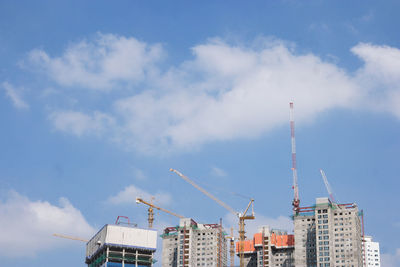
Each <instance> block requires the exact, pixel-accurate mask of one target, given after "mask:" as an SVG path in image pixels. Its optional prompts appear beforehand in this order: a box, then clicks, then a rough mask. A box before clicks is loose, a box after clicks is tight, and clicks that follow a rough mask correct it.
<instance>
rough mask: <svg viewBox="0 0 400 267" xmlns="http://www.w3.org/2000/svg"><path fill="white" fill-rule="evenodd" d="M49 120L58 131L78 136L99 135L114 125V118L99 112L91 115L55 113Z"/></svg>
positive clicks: (67, 112) (75, 112)
mask: <svg viewBox="0 0 400 267" xmlns="http://www.w3.org/2000/svg"><path fill="white" fill-rule="evenodd" d="M49 119H50V120H51V121H52V123H53V125H54V127H55V129H56V130H59V131H62V132H68V133H71V134H73V135H76V136H82V135H87V134H90V135H93V134H95V135H99V134H101V133H103V132H104V131H106V130H107V129H108V128H109V127H112V126H113V124H114V119H113V117H111V116H110V115H107V114H105V113H102V112H99V111H95V112H93V114H91V115H88V114H85V113H83V112H78V111H54V112H52V113H51V114H50V116H49Z"/></svg>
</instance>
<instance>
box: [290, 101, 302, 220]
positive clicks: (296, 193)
mask: <svg viewBox="0 0 400 267" xmlns="http://www.w3.org/2000/svg"><path fill="white" fill-rule="evenodd" d="M290 133H291V141H292V171H293V194H294V197H293V202H292V205H293V211H294V212H295V213H296V214H297V213H298V212H299V207H300V199H299V186H298V184H297V167H296V139H295V135H294V108H293V102H290Z"/></svg>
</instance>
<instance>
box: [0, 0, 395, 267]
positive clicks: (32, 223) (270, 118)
mask: <svg viewBox="0 0 400 267" xmlns="http://www.w3.org/2000/svg"><path fill="white" fill-rule="evenodd" d="M399 8H400V3H399V2H398V1H395V0H393V1H390V0H388V1H369V0H364V1H321V0H310V1H292V0H281V1H279V0H274V1H272V0H269V1H267V0H264V1H258V0H255V1H247V2H243V1H237V0H232V1H210V0H205V1H175V0H172V1H154V0H148V1H136V0H120V1H105V0H100V1H89V0H87V1H81V0H79V1H78V0H71V1H51V0H47V1H46V0H37V1H27V0H22V1H18V2H16V1H9V0H0V123H1V125H2V127H1V131H0V147H1V150H0V227H1V229H2V234H1V235H0V257H1V259H2V263H1V265H4V266H15V267H18V266H26V262H29V263H30V266H33V267H36V266H41V267H43V266H59V267H63V266H85V264H84V259H85V244H84V243H82V242H79V241H74V240H66V239H61V238H56V237H53V236H52V234H53V233H59V234H65V235H72V236H77V237H81V238H83V239H89V238H90V237H91V236H92V235H93V234H94V233H95V232H96V231H97V230H99V229H100V228H101V227H102V226H103V225H105V224H112V223H114V222H115V220H116V218H117V216H121V215H122V216H128V217H129V218H130V220H131V221H132V222H135V223H137V224H138V226H139V227H142V228H146V227H147V208H146V207H145V206H144V205H137V204H136V203H135V198H136V197H138V196H140V197H143V198H145V199H150V198H151V197H152V196H154V197H155V203H156V204H158V205H160V206H162V207H164V208H166V209H169V210H171V211H173V212H176V213H178V214H182V215H184V216H187V217H192V218H193V219H195V220H196V221H197V222H199V223H218V222H219V220H220V218H222V220H223V224H224V227H225V228H226V229H229V227H231V226H233V227H235V228H237V221H236V219H235V218H234V217H233V216H232V215H231V214H230V213H229V211H227V210H226V209H224V208H223V207H221V206H219V205H218V204H217V203H215V202H214V201H213V200H211V199H209V198H207V197H206V196H205V195H203V194H202V193H201V192H199V191H197V190H196V189H195V188H194V187H192V186H191V185H190V184H188V183H186V182H185V181H184V180H182V179H181V178H180V177H179V176H177V175H176V174H174V173H171V172H170V171H169V169H170V168H174V169H177V170H179V171H181V172H182V173H183V174H185V175H186V176H188V177H190V178H191V179H192V180H193V181H195V182H197V183H198V184H200V185H201V186H203V187H204V188H206V190H208V191H209V192H211V193H212V194H214V195H216V196H217V197H218V198H220V199H221V200H223V201H224V202H225V203H227V204H228V205H230V206H231V207H232V208H233V209H235V210H238V211H241V210H243V209H245V207H246V206H247V204H248V202H249V199H250V198H254V200H255V202H254V209H255V214H256V220H255V221H252V222H248V224H247V230H248V234H247V235H248V236H249V237H250V236H251V234H252V233H254V232H256V231H257V229H258V227H259V226H261V225H266V224H267V225H270V226H272V227H274V228H280V229H282V228H283V229H287V230H288V231H291V230H292V229H293V224H292V221H291V219H290V215H291V214H292V210H291V209H292V207H291V201H292V199H293V190H292V173H291V143H290V127H289V102H291V101H293V102H294V109H295V111H294V112H295V120H296V146H297V147H296V149H297V167H298V176H299V195H300V200H301V205H302V206H308V205H312V204H314V203H315V198H317V197H324V196H328V193H327V191H326V188H325V186H324V183H323V180H322V177H321V175H320V173H319V169H323V170H324V172H325V173H326V176H327V178H328V180H329V183H330V184H331V187H332V190H333V194H334V196H335V198H336V199H337V200H338V201H339V202H341V203H349V202H355V203H357V205H358V207H359V208H360V209H362V210H363V211H364V214H365V215H364V219H365V232H366V234H367V235H371V236H373V239H374V240H375V241H378V242H380V249H381V255H382V266H384V267H392V266H400V243H399V241H398V238H395V237H396V236H400V215H399V212H398V211H399V208H398V206H397V202H398V201H397V198H398V195H399V193H398V190H399V187H400V182H399V179H398V178H399V173H400V164H399V163H398V161H397V160H398V151H399V150H400V141H399V136H400V105H399V104H400V35H399V34H398V28H399V26H400V18H399V16H398V10H399ZM177 224H178V219H177V218H175V217H172V216H171V215H169V214H165V213H162V212H156V214H155V228H156V229H157V230H158V231H159V233H161V232H162V229H163V228H164V227H167V226H174V225H177ZM158 242H159V243H158V251H157V254H156V258H157V259H160V252H161V243H160V239H159V240H158ZM155 266H161V264H160V261H159V262H157V263H156V265H155Z"/></svg>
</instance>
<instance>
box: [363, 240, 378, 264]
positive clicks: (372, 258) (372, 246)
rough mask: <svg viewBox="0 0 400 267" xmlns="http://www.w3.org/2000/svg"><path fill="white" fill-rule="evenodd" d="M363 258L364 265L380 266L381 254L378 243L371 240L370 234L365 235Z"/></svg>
mask: <svg viewBox="0 0 400 267" xmlns="http://www.w3.org/2000/svg"><path fill="white" fill-rule="evenodd" d="M363 259H364V260H366V262H365V265H364V266H365V267H380V266H381V256H380V251H379V243H378V242H373V241H372V237H371V236H365V237H364V242H363Z"/></svg>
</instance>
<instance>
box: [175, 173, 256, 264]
mask: <svg viewBox="0 0 400 267" xmlns="http://www.w3.org/2000/svg"><path fill="white" fill-rule="evenodd" d="M170 171H171V172H174V173H176V174H177V175H179V176H180V177H181V178H182V179H183V180H185V181H186V182H188V183H189V184H191V185H192V186H194V187H195V188H196V189H198V190H199V191H200V192H202V193H203V194H205V195H206V196H208V197H209V198H211V199H212V200H214V201H215V202H217V203H218V204H219V205H221V206H222V207H224V208H225V209H227V210H228V211H229V212H231V213H233V214H235V216H237V217H238V219H239V255H240V257H239V258H240V267H244V240H245V239H246V236H245V233H246V231H245V220H254V219H255V216H254V199H250V202H249V204H248V205H247V208H246V209H245V211H244V212H243V213H241V212H237V211H235V210H234V209H233V208H231V207H230V206H229V205H227V204H226V203H224V202H222V201H221V200H219V199H218V198H216V197H215V196H214V195H212V194H211V193H209V192H207V191H206V190H205V189H203V188H202V187H200V186H199V185H197V184H196V183H195V182H193V181H192V180H190V179H189V178H188V177H186V176H185V175H183V174H182V173H180V172H179V171H177V170H174V169H170ZM250 206H251V207H252V208H251V211H252V212H251V215H246V214H247V211H248V210H249V208H250Z"/></svg>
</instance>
